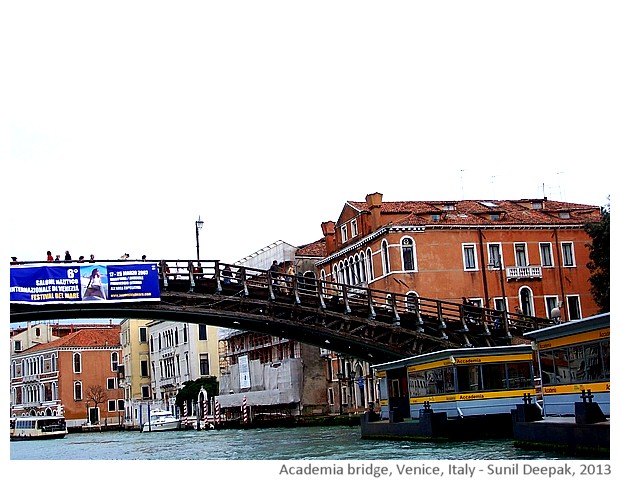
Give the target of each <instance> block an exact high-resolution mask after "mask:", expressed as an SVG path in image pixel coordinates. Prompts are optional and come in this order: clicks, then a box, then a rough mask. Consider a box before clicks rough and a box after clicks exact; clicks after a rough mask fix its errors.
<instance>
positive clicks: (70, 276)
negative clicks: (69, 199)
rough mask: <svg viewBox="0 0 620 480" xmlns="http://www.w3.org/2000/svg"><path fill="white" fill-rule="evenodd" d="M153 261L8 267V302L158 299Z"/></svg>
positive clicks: (157, 281) (155, 267) (157, 285)
mask: <svg viewBox="0 0 620 480" xmlns="http://www.w3.org/2000/svg"><path fill="white" fill-rule="evenodd" d="M159 299H160V295H159V276H158V271H157V264H156V263H149V262H143V263H126V262H119V263H105V264H102V263H79V264H75V263H68V264H40V263H39V264H34V265H17V266H11V296H10V301H11V302H12V303H73V302H102V301H103V302H123V301H131V302H136V301H145V300H149V301H152V300H159Z"/></svg>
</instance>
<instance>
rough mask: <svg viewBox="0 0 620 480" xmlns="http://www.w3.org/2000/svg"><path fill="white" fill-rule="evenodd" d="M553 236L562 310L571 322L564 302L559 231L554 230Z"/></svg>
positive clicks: (566, 319) (565, 317) (566, 318)
mask: <svg viewBox="0 0 620 480" xmlns="http://www.w3.org/2000/svg"><path fill="white" fill-rule="evenodd" d="M553 235H555V252H556V258H557V259H558V275H559V277H560V292H561V295H562V300H561V302H562V307H561V308H562V310H564V319H565V321H568V320H570V319H569V318H568V309H567V307H566V302H565V301H564V300H565V298H566V295H565V292H564V278H563V277H562V266H561V265H560V262H561V261H562V252H561V250H560V242H559V240H558V229H557V228H554V229H553Z"/></svg>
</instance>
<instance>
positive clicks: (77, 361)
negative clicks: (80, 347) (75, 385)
mask: <svg viewBox="0 0 620 480" xmlns="http://www.w3.org/2000/svg"><path fill="white" fill-rule="evenodd" d="M73 373H82V355H80V353H78V352H75V353H74V354H73Z"/></svg>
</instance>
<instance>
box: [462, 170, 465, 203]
mask: <svg viewBox="0 0 620 480" xmlns="http://www.w3.org/2000/svg"><path fill="white" fill-rule="evenodd" d="M464 171H465V170H463V169H461V200H465V190H463V172H464Z"/></svg>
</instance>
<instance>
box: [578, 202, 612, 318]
mask: <svg viewBox="0 0 620 480" xmlns="http://www.w3.org/2000/svg"><path fill="white" fill-rule="evenodd" d="M610 215H611V213H610V208H609V205H607V207H605V208H602V209H601V221H600V222H590V223H587V224H586V225H584V229H585V231H586V232H587V233H588V235H590V237H591V238H592V242H591V243H588V244H586V245H587V247H588V248H589V249H590V255H589V257H590V261H589V262H588V263H587V264H586V266H587V267H588V269H589V270H590V285H591V286H590V292H591V293H592V298H593V299H594V301H595V302H596V304H597V305H598V307H599V313H606V312H609V310H610V299H609V294H610V292H609V289H610V250H611V248H610V237H611V235H610V231H609V226H610Z"/></svg>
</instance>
